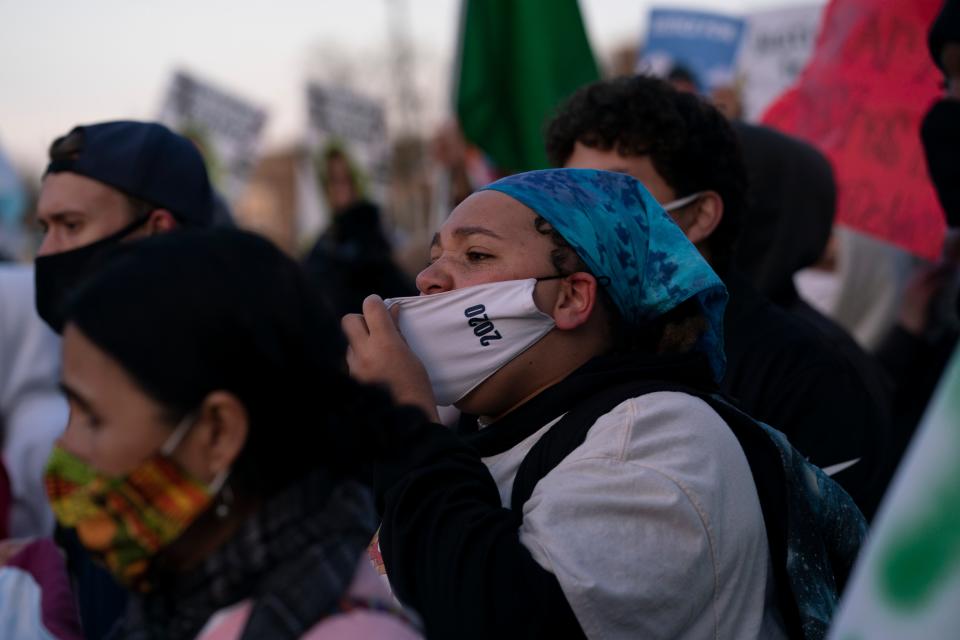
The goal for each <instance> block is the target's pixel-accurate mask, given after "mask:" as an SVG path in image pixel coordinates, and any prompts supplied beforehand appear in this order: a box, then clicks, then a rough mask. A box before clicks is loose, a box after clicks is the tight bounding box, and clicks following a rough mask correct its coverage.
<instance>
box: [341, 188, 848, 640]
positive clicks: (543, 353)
mask: <svg viewBox="0 0 960 640" xmlns="http://www.w3.org/2000/svg"><path fill="white" fill-rule="evenodd" d="M417 286H418V288H419V290H420V293H421V296H420V297H419V298H415V299H400V300H393V301H387V304H384V302H383V301H381V300H380V299H379V298H378V297H376V296H370V297H369V298H367V299H366V300H365V302H364V307H363V311H364V313H363V314H362V315H359V314H357V315H349V316H346V317H344V319H343V322H342V325H343V328H344V331H345V333H346V335H347V338H348V340H349V343H350V349H349V350H348V354H347V360H348V364H349V365H350V368H351V373H352V374H353V375H354V376H355V377H356V378H358V379H360V380H362V381H365V382H375V383H380V384H384V385H385V386H387V387H388V388H389V389H390V391H391V392H392V394H393V397H394V399H395V400H396V401H397V402H398V403H400V404H409V405H414V406H418V407H420V408H421V409H422V410H423V411H424V412H425V413H426V414H427V416H428V417H429V418H431V420H432V421H433V422H438V419H437V411H436V407H435V405H436V404H437V399H438V398H439V397H444V398H449V399H450V400H452V401H453V404H454V405H455V406H456V407H457V408H458V409H460V410H461V411H462V412H464V413H466V414H472V415H477V416H479V419H478V420H477V424H476V425H474V426H473V428H466V427H465V426H464V425H462V424H461V427H460V428H459V429H458V430H457V431H454V430H451V429H449V428H446V427H443V426H441V425H439V424H430V423H425V424H421V425H417V426H414V427H411V428H409V429H408V430H405V431H403V432H397V433H395V434H394V435H395V440H394V442H393V443H392V447H391V449H390V450H391V451H393V452H394V453H393V454H392V455H390V456H389V457H386V458H384V459H381V460H379V461H378V463H377V466H376V469H375V478H376V483H375V489H376V492H377V498H378V504H379V507H380V510H381V514H382V518H383V523H382V527H381V531H380V550H381V552H382V556H383V561H384V564H385V566H386V571H387V574H388V577H389V580H390V584H391V586H392V587H393V589H394V593H395V595H396V596H397V597H398V598H399V599H400V600H401V601H402V602H403V603H404V604H407V605H409V606H411V607H412V608H414V609H416V610H417V611H418V612H420V613H421V614H422V616H423V620H424V623H425V626H426V631H427V635H428V636H429V637H438V638H454V637H455V638H491V637H511V638H512V637H523V638H540V637H543V638H546V637H550V638H557V637H562V638H569V637H590V638H687V639H693V638H782V637H787V634H786V632H785V631H784V625H783V620H782V618H783V616H782V613H783V612H782V611H781V609H780V607H779V605H778V602H779V600H778V598H781V599H782V594H778V593H777V588H776V587H775V583H776V584H780V583H779V582H778V579H779V578H778V576H781V575H782V572H779V568H781V567H782V565H783V564H784V563H783V557H781V555H786V552H785V551H784V549H783V548H780V547H777V546H776V545H773V544H769V545H768V532H767V527H766V524H765V521H766V519H767V513H766V511H765V509H766V507H765V506H763V507H762V505H761V496H760V495H759V494H758V489H757V486H758V484H757V483H755V479H754V474H756V473H760V472H761V470H760V469H759V468H757V469H754V468H752V465H753V461H752V459H751V460H749V461H748V456H749V455H750V454H748V453H745V451H752V450H754V449H755V448H754V447H753V445H751V444H750V443H748V442H741V441H738V438H740V439H741V440H742V438H743V436H742V435H739V432H738V435H735V434H734V429H733V428H732V426H731V425H728V423H727V422H725V418H723V417H721V415H720V413H718V411H717V410H714V406H715V402H714V400H713V399H711V397H710V394H716V392H717V386H716V380H718V379H719V378H720V377H722V375H723V369H724V355H723V345H722V340H723V338H722V337H723V327H722V318H723V309H724V305H725V302H726V290H725V288H724V286H723V284H722V283H721V281H720V280H719V278H718V277H717V276H716V274H715V273H714V272H713V271H712V270H711V269H710V267H709V266H708V265H707V263H706V262H705V261H704V260H703V258H702V257H701V256H700V254H699V253H698V252H697V250H696V249H695V248H694V246H693V245H692V244H690V242H689V241H688V240H687V239H686V237H685V236H684V234H683V232H682V231H681V229H680V228H679V227H678V226H677V225H676V224H675V223H674V222H673V221H672V220H671V219H670V217H669V216H668V215H667V214H666V213H665V212H664V211H663V209H662V208H661V207H660V205H659V204H657V202H656V201H655V200H654V199H653V197H652V196H651V195H650V193H649V192H648V191H647V190H646V189H645V188H644V187H643V186H642V185H641V183H640V182H638V181H637V180H635V179H634V178H631V177H629V176H627V175H623V174H617V173H610V172H605V171H596V170H585V169H554V170H547V171H536V172H530V173H526V174H518V175H514V176H510V177H507V178H504V179H502V180H500V181H498V182H496V183H493V184H492V185H489V186H488V187H486V188H485V189H484V190H482V191H480V192H478V193H476V194H474V195H472V196H470V197H469V198H468V199H467V200H465V201H464V202H463V203H461V205H460V206H458V207H457V208H456V209H455V210H454V211H453V212H452V213H451V214H450V216H449V218H448V219H447V220H446V222H444V224H443V225H442V226H441V228H440V230H439V232H438V233H437V235H436V236H435V238H434V241H433V245H432V248H431V252H430V263H429V265H428V266H427V267H426V268H425V269H424V270H423V271H422V272H421V273H420V275H419V276H418V278H417ZM501 302H502V303H504V305H506V306H504V307H501V306H500V303H501ZM388 305H389V308H388ZM458 305H459V306H458ZM451 307H455V308H453V309H452V312H451ZM461 307H462V309H461ZM457 314H459V315H460V316H462V318H461V320H462V322H460V324H462V331H459V330H458V326H459V325H458V322H456V321H454V322H452V323H451V324H449V325H448V324H447V323H446V320H447V319H450V318H452V319H453V320H456V318H457ZM525 323H530V324H531V325H535V326H536V327H539V330H538V331H525V330H524V328H525V327H526V326H527V325H526V324H525ZM544 323H546V324H544ZM398 327H399V329H398ZM431 332H432V333H431ZM401 334H403V335H401ZM494 334H496V335H498V336H499V337H498V338H497V339H496V340H493V339H491V336H493V335H494ZM424 335H426V336H431V335H433V339H432V340H429V339H428V340H423V339H422V336H424ZM521 335H523V336H527V337H525V338H523V340H525V341H524V342H523V343H522V344H511V340H514V339H517V340H519V339H520V338H516V337H515V336H521ZM405 337H406V338H407V339H406V340H405ZM477 340H480V345H483V342H486V343H487V345H483V346H478V345H476V344H473V343H474V342H476V341H477ZM501 347H503V348H508V347H509V348H510V349H512V350H511V351H510V352H509V353H510V354H512V355H510V357H508V358H505V359H502V360H495V359H491V358H488V357H487V354H488V353H489V352H490V350H496V349H500V348H501ZM474 360H476V361H477V364H473V361H474ZM491 362H493V364H492V365H491ZM448 382H449V383H450V384H446V383H448ZM638 382H640V383H644V382H649V383H651V385H652V386H650V387H649V388H647V389H645V390H643V391H639V392H637V393H636V394H635V395H632V396H631V395H629V394H628V395H627V396H626V397H624V398H622V399H618V400H617V402H615V403H612V404H610V406H609V407H606V406H604V408H603V410H602V411H599V412H597V415H596V416H595V417H591V418H590V419H589V420H588V421H587V422H586V424H585V425H584V424H578V423H577V422H576V419H575V418H577V417H582V416H583V415H585V414H584V412H585V411H587V410H588V409H593V408H595V407H597V406H599V403H600V402H601V401H600V400H598V398H601V397H602V398H605V399H606V401H609V397H608V396H609V394H610V392H611V391H618V390H621V389H623V388H625V387H629V389H628V390H629V391H632V390H633V389H634V387H633V386H631V385H636V384H637V383H638ZM441 383H443V384H441ZM453 383H456V384H453ZM451 388H456V389H457V391H456V392H451V391H450V389H451ZM441 389H442V393H440V390H441ZM435 391H436V392H437V393H436V395H435ZM704 398H706V400H705V399H704ZM724 415H726V413H725V414H724ZM746 419H747V420H749V418H746ZM581 422H582V421H581ZM575 425H576V426H575ZM754 426H755V427H756V429H757V431H755V432H752V433H753V434H754V435H753V437H754V439H756V437H759V438H760V439H764V438H768V436H767V435H759V436H758V435H757V434H766V432H765V431H762V430H760V427H759V426H757V425H755V424H754ZM770 433H771V434H772V433H773V432H772V431H771V432H770ZM577 434H579V435H577ZM774 437H775V436H770V438H768V441H767V444H766V445H761V447H763V446H766V447H767V451H772V452H773V453H772V458H769V459H768V460H767V462H768V463H770V464H773V465H774V466H776V468H777V469H782V468H786V462H785V461H786V460H787V459H788V457H789V456H788V455H787V454H789V446H788V445H785V443H784V446H785V448H784V449H783V450H779V449H776V448H772V449H771V448H770V446H769V445H770V442H772V440H773V438H774ZM558 450H561V451H562V452H563V453H562V454H561V455H557V451H558ZM778 451H779V452H780V453H778ZM784 452H786V453H784ZM781 457H782V458H783V459H782V460H781ZM774 458H775V460H773V459H774ZM547 460H551V462H550V463H549V464H548V463H547V462H546V461H547ZM771 461H772V462H771ZM782 462H783V464H784V466H783V467H781V463H782ZM779 473H781V480H782V478H783V472H782V471H781V472H779ZM807 477H808V478H809V480H810V482H811V483H812V485H811V486H813V487H814V490H815V491H820V492H822V495H824V496H828V497H829V498H830V499H831V501H832V502H831V505H833V506H839V507H840V508H841V510H842V508H844V507H845V506H847V502H844V498H846V496H845V494H842V492H839V494H834V490H835V489H836V487H835V485H832V484H831V483H830V481H829V480H828V479H826V478H821V477H820V476H819V475H817V474H816V473H815V472H811V473H809V474H808V476H807ZM837 491H839V490H838V489H837ZM784 497H785V496H784ZM834 497H835V498H836V500H835V501H833V498H834ZM846 500H847V501H849V498H846ZM850 506H851V508H852V509H853V511H852V512H850V513H851V514H852V516H851V518H852V519H851V522H852V523H853V524H854V525H857V524H862V518H861V519H860V520H857V518H859V514H858V513H857V512H856V510H855V507H852V503H850ZM820 513H821V512H817V514H816V516H815V517H820ZM822 513H823V514H826V513H838V512H837V511H831V510H830V509H823V510H822ZM843 513H846V512H843ZM792 515H793V514H792V513H791V514H790V516H791V517H792ZM812 519H813V518H811V521H812ZM786 520H787V516H786V515H784V521H786ZM838 520H844V518H843V517H841V518H838ZM771 523H772V524H773V526H776V527H778V528H777V529H776V533H777V534H778V536H779V535H780V534H782V533H783V532H782V531H781V530H780V529H779V527H780V525H781V524H782V522H781V520H779V519H773V520H771ZM788 524H789V522H788ZM856 531H857V532H858V534H860V533H862V532H861V531H860V529H856ZM854 537H855V536H854ZM778 539H780V538H779V537H778ZM778 549H779V550H778ZM790 550H791V551H794V550H795V548H794V547H793V546H791V547H790ZM781 551H783V552H784V553H783V554H781V553H780V552H781ZM774 555H776V558H774ZM804 558H805V561H806V560H811V561H812V560H813V559H814V556H813V555H810V556H804ZM778 572H779V573H778ZM828 582H829V579H828ZM804 584H805V585H806V586H808V587H811V586H812V587H814V588H811V589H810V590H811V592H813V591H817V592H818V593H823V594H826V595H825V596H824V598H821V599H819V600H818V601H817V605H818V606H819V605H821V604H824V603H826V605H825V607H824V608H823V610H824V611H829V607H830V605H832V603H833V601H834V600H835V596H836V594H835V592H829V590H820V589H819V588H820V586H821V584H820V579H819V576H818V577H817V580H810V581H808V582H807V583H804ZM831 586H832V583H831ZM811 610H812V609H805V610H802V611H801V617H802V619H803V620H804V621H806V620H808V619H809V618H810V616H808V615H807V613H809V611H811ZM814 617H816V615H814ZM808 637H812V636H808Z"/></svg>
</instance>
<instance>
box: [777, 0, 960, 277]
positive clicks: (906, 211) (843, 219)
mask: <svg viewBox="0 0 960 640" xmlns="http://www.w3.org/2000/svg"><path fill="white" fill-rule="evenodd" d="M941 5H942V0H832V2H831V3H830V5H829V6H828V7H827V9H826V11H825V13H824V17H823V24H822V26H821V30H820V35H819V37H818V39H817V44H816V48H815V49H814V52H813V56H812V57H811V59H810V62H809V63H808V64H807V66H806V68H805V69H804V71H803V73H802V74H801V75H800V78H799V79H798V81H797V83H796V84H795V85H794V86H793V87H792V88H791V89H790V90H789V91H787V92H786V93H785V94H784V95H783V96H781V97H780V98H779V99H778V100H777V101H776V102H775V103H774V104H773V105H771V106H770V108H769V109H768V110H767V112H766V113H765V114H764V116H763V122H764V124H767V125H769V126H771V127H774V128H776V129H779V130H781V131H783V132H785V133H789V134H791V135H794V136H797V137H799V138H802V139H804V140H807V141H808V142H810V143H811V144H813V145H815V146H816V147H818V148H819V149H820V150H821V151H822V152H823V153H824V154H826V155H827V157H828V158H829V159H830V161H831V162H832V163H833V168H834V172H835V173H836V178H837V222H839V223H841V224H844V225H847V226H849V227H853V228H854V229H857V230H859V231H862V232H864V233H868V234H870V235H872V236H876V237H878V238H880V239H882V240H886V241H887V242H891V243H893V244H896V245H898V246H901V247H903V248H905V249H907V250H908V251H910V252H911V253H914V254H916V255H919V256H923V257H926V258H931V259H932V258H936V257H937V256H939V254H940V249H941V246H942V244H943V236H944V232H945V230H946V222H945V220H944V215H943V211H942V209H941V208H940V204H939V202H938V201H937V199H936V194H935V193H934V190H933V186H932V184H931V182H930V179H929V177H928V175H927V167H926V162H925V160H924V156H923V149H922V147H921V144H920V121H921V120H922V118H923V115H924V114H925V113H926V111H927V109H929V108H930V105H931V104H932V103H933V101H934V100H935V99H936V98H937V97H938V96H939V95H940V94H941V89H940V85H941V82H942V76H941V75H940V73H939V71H938V70H937V68H936V67H935V66H934V64H933V61H932V60H931V58H930V53H929V50H928V48H927V31H928V30H929V29H930V25H931V24H933V21H934V19H935V18H936V15H937V12H938V11H939V9H940V6H941Z"/></svg>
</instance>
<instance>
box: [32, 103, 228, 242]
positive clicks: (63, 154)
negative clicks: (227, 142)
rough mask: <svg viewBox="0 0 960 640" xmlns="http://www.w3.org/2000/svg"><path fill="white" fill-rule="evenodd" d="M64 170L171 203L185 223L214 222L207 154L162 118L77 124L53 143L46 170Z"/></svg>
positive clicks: (169, 206)
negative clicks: (204, 157) (154, 120)
mask: <svg viewBox="0 0 960 640" xmlns="http://www.w3.org/2000/svg"><path fill="white" fill-rule="evenodd" d="M62 171H69V172H71V173H76V174H79V175H82V176H86V177H87V178H91V179H93V180H96V181H98V182H102V183H104V184H106V185H108V186H110V187H113V188H114V189H117V190H118V191H121V192H123V193H125V194H127V195H128V196H132V197H134V198H138V199H140V200H144V201H146V202H149V203H150V204H152V205H155V206H156V207H158V208H163V209H167V210H168V211H170V213H172V214H173V216H174V217H175V218H176V219H177V221H178V222H180V223H181V224H183V225H185V226H190V227H209V226H210V225H211V222H212V219H213V209H214V198H213V190H212V189H211V187H210V180H209V178H208V177H207V169H206V166H205V165H204V162H203V157H202V156H201V155H200V152H199V151H198V150H197V148H196V146H194V144H193V143H192V142H190V140H188V139H187V138H184V137H183V136H181V135H178V134H176V133H174V132H173V131H171V130H170V129H168V128H167V127H165V126H163V125H162V124H159V123H156V122H135V121H132V120H120V121H115V122H101V123H98V124H90V125H81V126H77V127H74V128H73V130H71V131H70V133H68V134H67V135H65V136H62V137H60V138H57V139H56V140H55V141H54V142H53V144H52V145H50V164H48V165H47V173H59V172H62Z"/></svg>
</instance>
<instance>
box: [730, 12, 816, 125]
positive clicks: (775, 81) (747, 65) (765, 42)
mask: <svg viewBox="0 0 960 640" xmlns="http://www.w3.org/2000/svg"><path fill="white" fill-rule="evenodd" d="M822 15H823V7H822V6H821V5H803V6H797V7H787V8H784V9H773V10H769V11H758V12H755V13H751V14H749V15H748V16H747V27H746V32H745V34H744V37H743V42H742V44H741V46H740V53H739V55H738V56H737V69H738V76H739V79H740V80H741V83H742V87H743V89H742V100H743V109H744V118H745V119H746V120H748V121H751V122H755V121H757V120H759V119H760V116H761V115H762V114H763V112H764V111H765V110H766V109H767V107H768V106H769V105H770V103H771V102H773V101H774V99H776V98H777V97H779V96H780V94H782V93H783V92H784V91H785V90H786V89H787V88H788V87H790V85H792V84H793V83H794V81H795V80H796V79H797V77H798V76H799V75H800V72H801V71H803V68H804V66H806V64H807V61H808V60H809V59H810V55H811V54H812V53H813V45H814V43H815V42H816V38H817V32H818V31H819V29H820V18H821V17H822Z"/></svg>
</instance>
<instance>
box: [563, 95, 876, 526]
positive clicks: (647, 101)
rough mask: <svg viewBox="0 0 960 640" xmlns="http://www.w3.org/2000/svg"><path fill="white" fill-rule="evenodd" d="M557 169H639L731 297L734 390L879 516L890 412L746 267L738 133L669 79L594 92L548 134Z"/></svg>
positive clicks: (728, 345) (728, 323) (569, 105)
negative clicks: (741, 257)
mask: <svg viewBox="0 0 960 640" xmlns="http://www.w3.org/2000/svg"><path fill="white" fill-rule="evenodd" d="M546 149H547V154H548V157H549V159H550V161H551V163H552V164H554V165H555V166H563V167H575V168H577V167H579V168H587V167H589V168H596V169H606V170H610V171H619V172H623V173H627V174H629V175H631V176H633V177H635V178H637V179H638V180H640V182H642V183H643V184H644V186H645V187H647V189H649V190H650V192H651V193H652V194H653V196H654V197H655V198H656V199H657V200H658V201H659V202H660V203H661V204H662V205H663V206H664V208H665V209H666V210H667V211H669V213H670V215H671V216H672V217H673V219H674V220H675V221H676V223H677V224H678V225H679V226H680V228H681V229H682V230H683V232H684V233H685V234H686V236H687V238H688V239H689V240H690V241H691V242H693V243H694V244H695V245H696V247H697V248H698V249H699V250H700V252H701V253H702V254H703V256H704V257H705V258H706V259H707V261H708V262H709V263H710V265H711V266H712V267H713V268H714V269H715V270H716V271H717V273H718V274H719V275H720V276H721V278H722V279H723V281H724V283H725V284H726V285H727V288H728V290H729V293H730V302H729V305H728V307H727V310H726V314H725V317H724V325H725V326H724V341H725V349H726V355H727V365H728V366H727V372H726V375H725V377H724V379H723V382H722V387H723V389H724V391H725V392H726V393H727V394H729V395H730V396H731V397H733V398H735V399H737V400H739V402H740V403H741V405H742V407H743V408H744V409H745V410H746V411H747V412H748V413H750V414H751V415H752V416H754V417H755V418H757V419H760V420H763V421H765V422H767V423H769V424H770V425H772V426H774V427H776V428H777V429H780V430H782V431H783V432H784V433H785V434H786V435H787V436H788V437H789V438H790V440H791V442H792V443H793V444H794V445H795V446H796V447H797V448H798V449H799V450H800V451H802V452H803V453H805V454H806V455H808V456H809V457H810V459H811V461H813V462H814V463H815V464H817V465H819V466H821V467H824V468H829V467H833V469H832V470H836V471H837V476H836V479H837V480H838V482H840V484H841V485H842V486H843V487H844V488H845V489H846V490H847V491H849V492H850V494H851V495H852V496H853V497H854V499H855V500H856V501H857V504H858V505H859V506H860V508H861V509H862V510H863V511H864V513H866V514H867V515H868V516H869V514H872V512H873V511H874V509H875V508H876V505H877V503H878V502H879V499H880V496H881V495H882V489H883V487H884V486H885V479H886V475H887V467H888V465H887V462H886V460H885V457H884V456H885V453H884V451H885V447H886V445H887V441H888V439H889V437H890V424H889V422H890V418H889V410H888V408H887V407H886V406H885V405H883V404H882V398H878V397H877V394H876V393H875V392H874V390H873V388H872V387H871V386H869V385H868V384H867V383H866V382H865V381H864V377H863V375H862V374H861V371H860V370H859V368H858V366H859V365H858V364H857V363H855V362H853V361H852V359H851V358H849V357H847V355H846V354H845V353H843V352H841V351H839V350H837V349H835V348H833V347H832V346H831V344H830V342H829V341H828V340H827V338H826V337H825V336H824V335H823V334H822V333H821V332H820V331H819V330H818V329H817V328H816V327H815V326H813V325H811V324H810V323H808V322H805V321H804V320H803V319H802V318H797V317H795V316H793V315H792V314H788V313H787V312H785V311H783V310H781V309H780V308H778V307H777V306H775V305H773V304H772V303H771V302H769V301H768V300H767V299H765V298H764V297H763V296H762V295H761V294H760V293H758V292H757V291H756V290H755V289H754V288H753V286H752V285H751V284H750V283H749V282H748V280H747V279H746V278H745V277H744V276H743V275H741V274H740V273H739V272H738V271H737V270H736V269H735V268H734V267H733V264H734V257H735V249H736V243H737V238H738V236H739V235H740V232H741V225H742V224H743V223H744V221H745V220H747V217H746V214H747V207H748V201H747V197H748V190H747V189H748V180H747V170H746V168H745V165H744V161H743V157H742V154H741V148H740V144H739V142H738V137H737V133H736V132H735V131H734V129H733V127H731V125H730V124H729V123H728V122H727V120H726V119H725V118H724V116H723V115H722V114H721V113H720V112H719V111H718V110H717V109H715V108H714V107H712V106H711V105H710V104H708V103H707V102H706V101H705V100H703V99H701V98H700V97H698V96H696V95H693V94H690V93H684V92H681V91H677V90H676V89H674V88H673V87H671V86H670V85H669V84H668V83H667V82H665V81H662V80H659V79H657V78H652V77H645V76H636V77H629V78H617V79H614V80H605V81H600V82H596V83H593V84H590V85H587V86H585V87H583V88H581V89H580V90H579V91H577V92H576V93H575V94H574V95H573V96H571V97H570V98H569V99H568V101H567V102H566V103H565V104H563V105H562V106H561V107H560V108H559V109H558V111H557V114H556V115H555V117H554V118H553V119H552V120H551V121H550V122H549V124H548V126H547V128H546Z"/></svg>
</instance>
